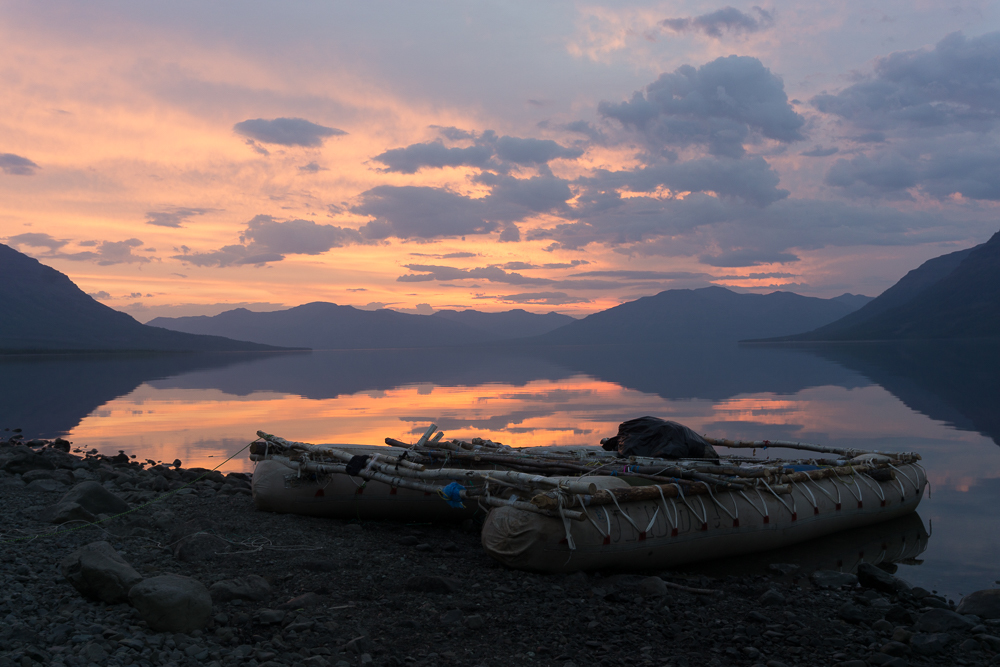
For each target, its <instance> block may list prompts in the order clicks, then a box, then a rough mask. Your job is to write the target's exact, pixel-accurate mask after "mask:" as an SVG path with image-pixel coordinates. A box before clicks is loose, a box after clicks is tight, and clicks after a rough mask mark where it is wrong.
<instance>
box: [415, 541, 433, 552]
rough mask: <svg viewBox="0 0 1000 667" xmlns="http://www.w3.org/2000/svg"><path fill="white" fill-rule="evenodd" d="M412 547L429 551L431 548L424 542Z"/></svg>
mask: <svg viewBox="0 0 1000 667" xmlns="http://www.w3.org/2000/svg"><path fill="white" fill-rule="evenodd" d="M413 548H414V549H416V550H417V551H430V550H431V545H429V544H426V543H425V544H418V545H417V546H415V547H413Z"/></svg>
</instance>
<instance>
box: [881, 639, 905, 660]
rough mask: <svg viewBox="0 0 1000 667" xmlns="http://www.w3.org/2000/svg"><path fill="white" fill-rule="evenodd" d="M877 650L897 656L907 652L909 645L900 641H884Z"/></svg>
mask: <svg viewBox="0 0 1000 667" xmlns="http://www.w3.org/2000/svg"><path fill="white" fill-rule="evenodd" d="M879 651H881V652H882V653H885V654H886V655H892V656H896V657H899V656H902V655H906V654H907V653H909V652H910V647H909V646H907V645H906V644H904V643H902V642H886V643H885V644H883V645H882V648H880V649H879Z"/></svg>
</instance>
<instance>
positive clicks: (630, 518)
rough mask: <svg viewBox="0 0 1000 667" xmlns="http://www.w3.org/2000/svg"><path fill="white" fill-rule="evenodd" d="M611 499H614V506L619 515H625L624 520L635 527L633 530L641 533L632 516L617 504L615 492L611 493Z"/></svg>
mask: <svg viewBox="0 0 1000 667" xmlns="http://www.w3.org/2000/svg"><path fill="white" fill-rule="evenodd" d="M611 500H613V501H614V503H615V507H617V508H618V511H619V512H621V515H622V516H623V517H625V520H626V521H628V522H629V523H630V524H632V527H633V528H635V532H637V533H641V532H642V531H641V530H639V526H638V525H636V523H635V521H633V520H632V517H630V516H629V515H628V514H626V513H625V510H623V509H622V506H621V505H619V504H618V499H617V498H615V494H613V493H612V494H611Z"/></svg>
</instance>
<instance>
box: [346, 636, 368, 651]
mask: <svg viewBox="0 0 1000 667" xmlns="http://www.w3.org/2000/svg"><path fill="white" fill-rule="evenodd" d="M344 648H345V649H346V650H347V652H348V653H353V654H354V655H360V654H361V653H365V652H366V651H368V650H369V648H371V642H370V641H369V640H368V637H365V636H364V635H361V636H360V637H355V638H354V639H352V640H351V641H349V642H347V645H346V646H345V647H344Z"/></svg>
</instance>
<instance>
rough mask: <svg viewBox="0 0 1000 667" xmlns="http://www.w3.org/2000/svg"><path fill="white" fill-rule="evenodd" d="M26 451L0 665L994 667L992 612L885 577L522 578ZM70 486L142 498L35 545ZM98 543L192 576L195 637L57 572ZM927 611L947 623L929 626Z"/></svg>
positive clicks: (245, 491) (463, 554) (147, 476)
mask: <svg viewBox="0 0 1000 667" xmlns="http://www.w3.org/2000/svg"><path fill="white" fill-rule="evenodd" d="M34 442H35V446H32V447H29V446H27V445H26V444H19V443H17V442H14V443H11V442H10V441H8V440H3V441H0V470H2V471H3V472H2V473H0V508H2V510H0V511H2V526H3V529H2V532H3V535H2V537H0V542H3V547H2V549H0V582H2V588H0V590H3V594H2V595H0V617H3V618H4V623H3V624H2V626H0V667H8V665H9V666H10V667H13V666H14V665H18V666H20V665H32V664H35V663H38V664H47V665H55V666H58V665H66V666H67V667H78V666H79V667H85V666H87V665H89V664H91V663H96V664H99V665H131V664H135V665H143V666H145V665H149V666H154V665H178V666H180V665H189V664H190V665H195V664H199V665H211V666H212V667H221V666H222V665H250V666H252V667H260V666H261V665H267V667H275V666H276V665H291V664H296V665H297V664H304V665H311V666H313V667H328V666H337V667H351V666H354V665H392V666H399V665H428V666H429V665H442V664H443V665H474V666H479V665H489V666H491V667H499V666H500V665H560V666H562V667H568V666H569V665H570V664H572V665H575V666H576V667H584V666H585V665H602V666H604V665H618V664H621V665H626V664H627V665H663V666H666V665H672V666H674V667H694V666H695V665H703V664H704V665H712V666H717V665H748V666H749V665H770V667H780V665H788V666H791V665H817V664H824V665H825V664H830V665H837V664H842V665H845V667H847V666H849V667H864V666H865V665H869V664H877V665H894V666H895V667H900V666H902V665H906V664H913V665H922V664H942V665H954V664H960V665H962V664H965V665H980V664H991V663H992V664H1000V639H995V637H996V636H998V635H1000V619H980V618H977V617H972V616H968V615H960V614H955V613H954V611H953V607H952V605H950V604H949V602H948V601H947V600H944V599H942V598H939V597H937V596H934V595H930V594H927V592H926V591H923V590H922V589H909V590H908V589H907V588H904V587H903V585H897V584H893V583H892V582H893V581H894V578H893V577H891V575H889V574H888V573H887V572H884V571H881V570H880V571H881V572H883V574H884V577H885V578H884V579H883V582H889V583H882V584H879V583H878V582H877V581H874V580H872V579H871V578H870V577H869V578H865V577H862V580H863V581H864V583H866V586H860V585H858V584H857V583H854V582H853V581H851V579H850V577H848V578H846V579H843V578H842V579H836V578H831V577H830V576H829V575H826V576H827V578H826V579H824V578H823V576H809V575H808V573H804V572H803V573H802V574H798V573H796V572H795V571H794V568H792V569H791V570H789V569H788V567H789V566H787V565H785V566H782V565H781V564H773V565H772V568H771V569H770V570H769V571H768V572H767V574H745V573H744V574H740V575H733V574H725V573H723V572H720V573H719V574H718V575H717V576H708V575H705V574H702V573H697V572H690V571H660V572H641V573H613V572H598V573H580V572H577V573H574V574H570V575H539V574H532V573H527V572H520V571H514V570H508V569H506V568H504V567H502V566H500V565H499V564H497V563H495V562H494V561H492V560H491V559H489V558H488V557H487V556H486V555H485V554H484V552H483V550H482V548H481V547H480V545H479V535H478V528H477V527H476V526H475V525H474V524H473V522H465V523H463V524H437V525H430V524H419V525H418V524H409V525H407V524H403V523H392V522H347V521H341V520H334V519H318V518H311V517H302V516H294V515H278V514H270V513H265V512H258V511H257V510H256V509H255V508H254V506H253V502H252V499H251V497H250V484H249V476H248V475H246V474H243V473H230V474H228V475H224V474H222V473H218V472H215V473H208V474H205V473H206V472H207V471H205V470H204V469H184V468H179V467H176V466H163V465H159V466H148V465H145V464H143V465H140V464H139V463H138V462H136V461H135V460H134V459H131V458H129V457H128V456H127V455H125V456H122V455H119V456H117V457H109V456H105V455H99V454H98V455H84V456H76V455H73V454H71V453H69V449H70V443H68V442H66V441H58V440H57V441H51V442H50V441H43V442H42V441H34ZM200 475H205V477H204V478H203V479H202V480H201V481H198V482H195V483H194V484H193V485H190V486H185V485H187V484H190V483H191V481H192V480H194V479H196V478H198V477H199V476H200ZM86 481H91V482H97V483H99V484H101V485H102V486H103V488H105V489H106V490H107V491H110V492H111V493H112V494H114V495H115V496H117V497H118V498H119V499H120V500H122V501H124V502H126V503H128V505H129V506H130V508H135V507H136V506H139V505H141V504H142V503H144V502H149V501H155V502H153V503H152V504H150V505H148V506H146V507H144V508H142V509H140V510H138V511H133V512H131V513H129V514H126V515H124V516H121V517H118V518H114V519H111V520H109V521H105V522H104V523H101V524H97V525H90V524H85V523H76V524H70V526H72V528H73V529H72V530H70V531H68V532H61V533H58V534H55V535H49V536H45V535H41V536H39V535H40V534H44V533H46V532H49V531H53V530H56V529H58V526H57V525H55V524H52V523H46V522H43V521H42V520H41V518H42V517H44V516H46V515H48V516H52V514H53V511H52V510H51V507H52V506H53V505H56V504H57V503H58V502H59V501H60V499H61V498H62V497H63V496H64V495H65V494H66V493H67V492H68V491H69V489H70V488H72V487H73V486H75V485H77V484H80V483H82V482H86ZM181 487H184V488H181ZM178 489H179V490H178ZM171 492H173V494H172V495H169V496H166V497H164V494H169V493H171ZM159 498H163V499H162V500H157V499H159ZM98 516H99V515H98ZM77 526H80V527H77ZM63 528H64V529H65V528H67V525H65V524H64V525H63ZM31 536H36V537H34V538H31ZM12 540H16V541H13V542H12ZM98 541H105V542H108V543H109V544H110V546H111V548H113V549H114V551H115V552H117V554H118V555H119V556H120V557H121V559H123V560H124V561H125V562H127V564H128V565H130V566H131V567H132V568H134V570H135V571H136V572H138V574H139V575H140V576H141V577H142V578H144V579H146V580H149V579H152V578H156V577H162V576H164V575H179V576H181V577H189V578H192V579H195V580H197V581H198V582H200V583H201V584H202V585H203V586H204V587H205V588H206V589H208V590H209V591H210V592H211V596H212V604H211V614H210V616H209V617H208V618H207V621H206V622H205V623H204V626H203V627H201V628H200V629H196V630H192V631H189V632H186V633H171V632H156V631H154V630H152V629H151V627H150V624H149V623H148V622H147V621H146V620H144V619H143V616H142V615H141V614H140V612H139V611H138V610H137V608H136V607H133V606H130V605H129V604H127V603H117V604H108V603H104V602H100V601H93V600H90V599H87V598H85V597H83V596H82V595H81V593H79V592H78V590H77V589H76V588H74V586H73V585H72V584H71V583H70V581H68V580H67V578H66V577H65V576H64V575H63V573H62V571H61V568H60V562H61V561H63V560H64V559H66V558H67V557H69V556H71V555H72V554H73V553H74V552H75V551H77V550H78V549H80V548H81V547H83V546H85V545H87V544H89V543H93V542H98ZM869 567H871V566H869ZM871 569H873V570H874V569H877V568H871ZM841 577H843V574H842V575H841ZM258 579H260V581H258ZM837 581H841V582H842V584H837ZM895 581H898V580H895ZM233 582H241V583H239V585H237V584H234V583H233ZM261 582H263V583H261ZM251 584H252V585H251ZM241 586H242V588H241ZM677 586H685V587H689V588H696V589H707V590H712V591H715V592H713V593H711V594H696V593H691V592H687V591H684V590H681V589H678V588H677ZM234 591H235V592H234ZM234 596H235V597H234ZM935 610H937V611H935ZM938 617H941V618H946V619H951V620H950V621H949V622H950V623H952V625H954V626H955V627H951V626H948V627H945V628H944V629H940V628H938V629H940V631H939V632H938V631H933V630H935V627H934V626H933V622H934V621H935V618H938ZM956 618H957V619H958V620H955V619H956ZM939 621H940V619H939ZM960 621H962V622H960ZM965 621H968V622H965ZM939 624H940V623H939ZM942 627H944V626H942ZM932 635H933V636H935V637H936V640H934V641H929V640H928V641H929V643H928V642H927V641H925V640H926V638H927V637H929V636H932ZM939 635H947V637H944V636H939ZM935 641H936V643H935ZM25 660H27V662H25Z"/></svg>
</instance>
